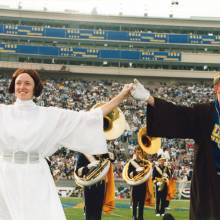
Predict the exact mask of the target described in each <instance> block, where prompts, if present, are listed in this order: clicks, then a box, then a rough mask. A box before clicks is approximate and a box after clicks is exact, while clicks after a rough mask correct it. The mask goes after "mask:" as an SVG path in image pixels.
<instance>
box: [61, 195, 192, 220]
mask: <svg viewBox="0 0 220 220" xmlns="http://www.w3.org/2000/svg"><path fill="white" fill-rule="evenodd" d="M61 201H62V204H63V206H64V210H65V214H66V217H67V220H84V217H83V204H82V199H80V198H62V199H61ZM170 208H171V209H170V210H167V211H166V212H169V213H171V214H172V215H173V216H174V217H175V219H176V220H188V219H189V217H188V216H189V201H186V200H174V201H171V203H170ZM131 212H132V209H130V207H129V200H116V208H115V209H114V211H113V212H112V213H111V214H110V215H104V214H103V215H102V220H119V219H123V220H131V219H132V218H131V216H132V215H131ZM144 219H145V220H156V219H157V220H160V219H162V217H156V216H155V212H154V208H145V210H144Z"/></svg>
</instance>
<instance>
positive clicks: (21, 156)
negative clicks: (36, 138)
mask: <svg viewBox="0 0 220 220" xmlns="http://www.w3.org/2000/svg"><path fill="white" fill-rule="evenodd" d="M40 158H41V157H40V154H39V153H37V152H25V151H15V152H13V151H4V152H0V160H4V161H7V162H12V163H18V164H26V163H38V162H39V161H40Z"/></svg>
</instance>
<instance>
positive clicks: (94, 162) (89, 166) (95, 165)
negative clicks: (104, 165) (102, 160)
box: [87, 160, 99, 169]
mask: <svg viewBox="0 0 220 220" xmlns="http://www.w3.org/2000/svg"><path fill="white" fill-rule="evenodd" d="M98 164H99V161H98V160H94V161H92V162H91V163H89V164H88V165H87V167H88V168H89V169H91V168H93V167H97V165H98Z"/></svg>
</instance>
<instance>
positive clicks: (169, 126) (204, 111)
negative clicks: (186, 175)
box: [131, 75, 220, 220]
mask: <svg viewBox="0 0 220 220" xmlns="http://www.w3.org/2000/svg"><path fill="white" fill-rule="evenodd" d="M214 91H215V93H216V99H215V101H213V102H210V103H204V104H196V105H194V106H192V107H187V106H181V105H175V104H173V103H171V102H167V101H165V100H162V99H159V98H156V97H153V96H151V95H150V93H149V91H148V90H146V89H145V88H144V87H143V85H141V84H140V83H139V82H138V81H137V80H136V81H135V83H134V86H133V91H132V92H131V94H132V96H133V97H134V98H135V99H137V100H143V101H145V102H146V104H147V132H148V135H149V136H152V137H166V138H191V139H194V141H195V146H194V164H193V175H192V181H191V197H190V216H189V218H190V220H219V219H220V188H219V187H220V175H219V174H220V128H219V124H220V114H219V112H220V106H219V103H220V75H219V76H217V77H215V78H214Z"/></svg>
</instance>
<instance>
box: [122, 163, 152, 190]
mask: <svg viewBox="0 0 220 220" xmlns="http://www.w3.org/2000/svg"><path fill="white" fill-rule="evenodd" d="M142 162H143V164H144V166H143V168H144V169H143V170H142V171H140V172H138V173H137V175H135V176H134V177H129V175H128V167H129V164H130V163H131V160H130V161H128V163H126V164H125V166H124V168H123V171H122V177H123V179H124V180H125V182H127V184H129V185H131V186H135V185H140V184H141V183H143V182H145V181H147V180H148V179H149V178H150V176H151V173H152V164H151V163H150V162H149V161H148V160H145V159H143V160H142Z"/></svg>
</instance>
